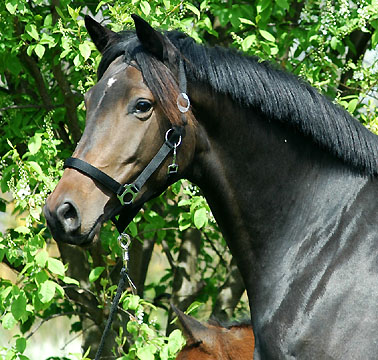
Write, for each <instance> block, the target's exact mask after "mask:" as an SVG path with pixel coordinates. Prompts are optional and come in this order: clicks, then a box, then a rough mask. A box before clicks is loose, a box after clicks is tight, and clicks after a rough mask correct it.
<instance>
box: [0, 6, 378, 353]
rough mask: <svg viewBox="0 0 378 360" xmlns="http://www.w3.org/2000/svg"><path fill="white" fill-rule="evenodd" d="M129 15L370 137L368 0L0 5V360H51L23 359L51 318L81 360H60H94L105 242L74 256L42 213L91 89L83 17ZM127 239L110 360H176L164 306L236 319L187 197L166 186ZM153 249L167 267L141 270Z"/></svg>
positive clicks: (107, 274)
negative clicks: (284, 88)
mask: <svg viewBox="0 0 378 360" xmlns="http://www.w3.org/2000/svg"><path fill="white" fill-rule="evenodd" d="M131 13H137V14H139V15H141V16H142V17H144V18H145V19H147V20H148V21H149V22H150V23H151V24H152V25H153V26H155V27H160V28H161V29H180V30H182V31H184V32H186V33H188V34H189V35H190V36H192V37H193V38H194V39H196V41H198V42H200V43H205V44H209V45H211V46H213V45H221V46H225V47H233V48H237V49H239V50H241V51H243V52H245V53H248V54H250V55H256V56H259V57H260V58H261V59H262V60H269V61H272V62H274V63H276V64H278V66H281V67H282V68H284V69H286V70H287V71H289V72H292V73H294V74H296V75H298V76H299V77H301V78H303V79H306V80H307V81H308V82H309V83H310V84H312V85H313V86H314V87H316V88H317V89H319V91H321V92H322V93H324V94H325V95H327V96H329V97H330V98H332V99H334V101H335V102H336V103H338V104H339V105H340V106H343V107H345V108H346V109H347V110H348V111H349V112H350V113H352V114H353V115H354V116H355V117H356V118H357V119H358V120H360V121H361V122H362V123H363V124H364V125H366V126H367V127H368V128H370V129H371V130H372V131H374V132H376V133H377V132H378V120H377V119H378V117H377V107H376V96H377V94H376V91H377V83H378V77H377V71H378V64H377V61H378V56H377V51H376V50H377V43H378V1H377V0H361V1H356V0H353V1H352V0H351V1H349V0H339V1H324V0H322V1H319V0H303V1H293V0H276V1H273V0H258V1H254V2H251V1H232V0H228V1H221V0H218V1H216V0H204V1H202V2H201V1H178V0H172V1H169V0H166V1H161V0H156V1H144V0H142V1H141V0H132V1H96V0H93V1H91V2H87V1H80V0H77V1H70V0H33V1H29V2H25V1H23V0H5V1H3V2H1V3H0V20H1V21H0V33H1V34H2V35H1V39H0V140H1V141H0V156H1V163H0V174H1V180H0V186H1V197H0V211H1V213H2V217H1V218H2V219H7V221H6V227H3V228H2V229H1V231H2V233H1V234H0V260H1V262H2V267H1V268H0V274H1V280H0V300H1V301H0V316H1V325H2V328H3V330H4V331H5V333H9V336H8V338H9V341H8V340H7V341H4V340H1V341H2V342H0V359H7V360H8V359H9V360H10V359H33V358H34V359H47V358H50V359H58V358H59V356H58V355H57V353H54V352H52V353H49V354H34V355H32V354H30V352H28V347H30V344H31V342H32V340H33V337H35V336H36V335H35V334H37V333H38V331H40V330H39V329H40V326H41V325H42V324H45V323H48V322H49V321H50V320H52V319H57V318H58V319H59V318H60V319H63V318H69V319H70V324H71V325H70V326H71V330H70V331H71V333H72V337H74V336H76V335H80V338H81V339H82V347H83V352H81V353H79V354H66V355H65V358H66V359H67V358H68V359H86V358H93V356H94V353H95V350H96V347H97V345H98V343H99V338H100V336H101V332H102V329H103V324H104V321H105V319H106V317H107V314H108V311H109V302H110V301H111V299H112V296H113V295H114V292H115V287H116V284H117V281H118V274H119V269H120V267H121V262H120V256H121V253H120V249H119V247H118V245H117V234H116V231H115V230H114V228H113V227H112V225H111V224H106V226H104V228H103V230H102V232H101V236H100V241H99V242H98V243H97V244H95V245H94V246H93V247H92V248H89V249H85V250H84V249H76V248H72V247H69V246H65V245H63V244H58V245H57V244H56V243H55V242H54V240H53V239H52V238H51V235H50V234H49V231H48V230H47V229H46V227H45V221H44V218H43V215H42V207H43V204H44V202H45V199H46V196H47V195H48V193H49V192H50V191H52V190H53V189H54V187H55V185H56V183H57V181H58V180H59V178H60V176H61V175H62V164H63V161H64V159H65V158H66V157H68V156H70V154H71V153H72V151H73V149H74V147H75V144H76V142H77V141H78V140H79V139H80V136H81V133H82V131H83V128H84V125H85V111H84V105H83V94H84V93H85V92H86V91H87V90H88V89H89V88H90V87H91V86H93V84H94V83H95V81H96V68H97V65H98V63H99V60H100V55H99V53H98V52H97V50H96V49H95V47H94V45H93V44H92V43H91V42H90V40H89V38H88V34H87V32H86V30H85V28H84V23H83V16H84V15H85V14H91V15H92V16H96V18H97V20H99V21H102V22H103V23H104V24H107V26H109V27H110V28H111V29H112V30H114V31H120V30H122V29H126V28H132V26H133V22H132V20H131V18H130V14H131ZM128 232H129V234H130V235H131V236H132V237H133V239H134V240H133V243H132V246H131V248H130V272H131V276H132V278H133V280H134V282H135V283H136V285H137V292H136V293H135V294H132V292H131V290H130V289H129V290H128V291H127V292H125V294H124V295H123V297H122V302H121V306H120V311H119V315H118V317H117V320H116V321H115V324H114V328H113V333H112V336H111V337H110V338H109V341H108V343H107V346H106V349H105V353H106V354H107V356H113V358H118V359H142V360H149V359H174V358H175V354H176V353H177V351H178V350H179V349H180V347H181V346H182V345H183V342H184V340H183V338H182V335H181V333H180V331H179V330H177V329H175V327H176V325H175V324H174V323H173V324H172V321H171V320H172V318H173V316H172V314H171V311H170V308H169V300H172V301H173V302H174V303H175V304H177V305H178V306H179V308H181V309H182V310H186V309H189V311H191V312H192V314H194V315H195V316H197V317H199V318H207V317H209V316H210V315H211V314H212V315H214V316H216V317H217V318H218V319H221V320H224V319H231V318H232V319H233V318H238V317H240V316H242V315H241V314H243V313H244V314H245V313H246V311H247V306H246V302H245V298H243V297H242V294H243V292H244V287H243V284H242V282H241V280H240V277H239V274H238V271H237V268H236V267H235V264H234V262H233V261H232V258H231V256H230V254H229V253H228V252H227V249H226V245H225V243H224V240H223V238H222V236H221V234H220V233H219V230H218V228H217V225H216V223H215V221H214V219H213V217H212V214H211V211H210V209H209V208H208V205H207V203H206V201H205V200H204V198H203V197H202V196H201V193H200V191H199V190H198V189H197V188H196V187H195V186H193V185H192V184H190V183H188V182H187V181H181V182H179V183H176V184H175V185H173V186H172V187H171V188H170V189H168V190H167V191H166V192H165V193H164V194H163V195H162V196H161V197H160V198H158V199H155V200H153V201H151V202H150V203H149V204H147V205H146V206H145V208H144V210H143V211H141V212H140V213H139V214H138V215H137V217H136V218H135V219H134V221H133V222H132V223H131V224H130V226H129V228H128ZM154 249H155V250H156V251H157V252H158V253H159V254H163V255H161V256H164V258H165V262H164V264H165V265H164V268H157V267H156V264H155V265H154V262H153V261H150V260H151V258H152V259H154V258H156V255H154V253H153V250H154ZM227 294H228V295H227ZM240 299H242V300H240ZM243 299H244V300H243ZM60 358H61V357H60Z"/></svg>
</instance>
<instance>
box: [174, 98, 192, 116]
mask: <svg viewBox="0 0 378 360" xmlns="http://www.w3.org/2000/svg"><path fill="white" fill-rule="evenodd" d="M180 101H184V102H185V103H186V106H182V105H181V104H180ZM177 107H178V109H179V110H180V112H181V113H183V114H185V113H186V112H187V111H188V110H189V108H190V100H189V96H188V95H187V94H185V93H180V94H178V96H177Z"/></svg>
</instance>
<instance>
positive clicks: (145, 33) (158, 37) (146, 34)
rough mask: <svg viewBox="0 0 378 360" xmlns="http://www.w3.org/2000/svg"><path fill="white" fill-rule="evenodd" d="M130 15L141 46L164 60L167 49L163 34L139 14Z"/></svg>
mask: <svg viewBox="0 0 378 360" xmlns="http://www.w3.org/2000/svg"><path fill="white" fill-rule="evenodd" d="M131 17H132V18H133V20H134V23H135V30H136V34H137V36H138V39H139V41H140V42H141V43H142V45H143V47H144V48H145V49H146V50H147V51H149V52H150V53H151V54H153V55H154V56H155V57H157V58H158V59H159V60H160V61H164V60H166V58H167V56H166V54H167V51H166V42H165V38H164V36H163V35H162V34H161V33H160V32H158V31H156V30H155V29H154V28H153V27H152V26H151V25H150V24H149V23H148V22H147V21H145V20H143V19H142V18H141V17H140V16H138V15H135V14H132V15H131Z"/></svg>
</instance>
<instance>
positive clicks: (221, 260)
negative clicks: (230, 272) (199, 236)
mask: <svg viewBox="0 0 378 360" xmlns="http://www.w3.org/2000/svg"><path fill="white" fill-rule="evenodd" d="M203 235H204V236H205V238H206V241H208V242H209V243H210V246H211V248H212V249H213V250H214V251H215V253H216V254H217V255H218V256H219V262H221V263H222V264H223V265H224V266H225V267H226V268H227V265H228V264H227V261H226V260H225V259H223V256H222V254H221V253H220V252H219V251H218V249H217V248H216V247H215V245H214V243H213V241H212V240H210V238H209V237H208V236H207V234H206V233H205V232H204V233H203Z"/></svg>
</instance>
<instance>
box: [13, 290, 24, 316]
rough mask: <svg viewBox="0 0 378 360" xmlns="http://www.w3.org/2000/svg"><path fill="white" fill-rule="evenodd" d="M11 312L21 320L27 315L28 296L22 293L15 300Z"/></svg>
mask: <svg viewBox="0 0 378 360" xmlns="http://www.w3.org/2000/svg"><path fill="white" fill-rule="evenodd" d="M11 312H12V314H13V317H14V318H15V319H16V320H20V319H21V318H22V317H24V316H25V315H27V313H26V297H25V295H24V294H20V295H19V296H17V298H16V299H15V300H13V302H12V305H11Z"/></svg>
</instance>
